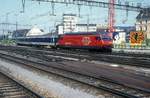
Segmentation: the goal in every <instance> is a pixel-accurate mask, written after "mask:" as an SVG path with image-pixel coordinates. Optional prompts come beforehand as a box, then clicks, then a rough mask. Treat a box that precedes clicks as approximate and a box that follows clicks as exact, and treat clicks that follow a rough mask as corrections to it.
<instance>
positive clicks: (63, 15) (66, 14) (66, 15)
mask: <svg viewBox="0 0 150 98" xmlns="http://www.w3.org/2000/svg"><path fill="white" fill-rule="evenodd" d="M63 16H77V15H76V14H63Z"/></svg>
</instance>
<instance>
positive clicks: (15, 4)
mask: <svg viewBox="0 0 150 98" xmlns="http://www.w3.org/2000/svg"><path fill="white" fill-rule="evenodd" d="M95 1H104V2H108V0H95ZM118 1H119V0H116V2H118ZM120 1H121V3H122V4H124V3H125V2H126V1H129V3H130V4H131V3H133V4H134V5H136V4H137V3H142V6H144V7H145V6H146V7H147V6H150V0H120ZM22 10H23V9H22V0H1V1H0V23H2V22H6V21H8V22H9V23H14V24H15V23H16V22H17V23H18V24H22V25H30V26H18V28H31V27H32V26H34V25H36V26H38V27H39V28H41V29H44V30H45V31H46V32H49V31H51V30H53V29H55V25H56V24H59V23H61V21H62V14H63V13H65V14H70V13H72V14H77V15H78V16H79V11H78V6H76V5H66V4H55V6H54V13H55V16H52V15H51V13H52V6H51V3H45V2H41V3H39V2H36V1H31V0H26V4H25V12H24V13H21V11H22ZM137 14H138V12H133V11H131V12H128V17H127V15H126V11H125V10H116V11H115V25H117V26H134V25H135V21H136V16H137ZM7 15H8V17H7ZM80 16H81V17H79V18H78V22H79V23H87V20H88V16H89V23H93V24H107V22H108V21H107V19H108V18H107V17H108V8H101V7H88V6H81V11H80ZM6 17H7V18H6ZM3 28H8V29H10V30H13V29H15V26H9V27H5V26H4V25H0V31H2V29H3Z"/></svg>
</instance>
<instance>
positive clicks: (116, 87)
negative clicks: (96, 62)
mask: <svg viewBox="0 0 150 98" xmlns="http://www.w3.org/2000/svg"><path fill="white" fill-rule="evenodd" d="M36 53H37V52H36ZM39 54H40V53H39ZM33 55H34V56H33ZM42 55H44V54H40V56H41V57H40V58H43V56H42ZM29 56H31V57H29ZM37 56H38V57H39V55H35V53H30V55H29V54H28V55H27V54H26V53H24V52H23V54H22V56H20V55H19V56H17V55H14V54H13V55H11V54H10V53H8V54H7V53H1V54H0V57H2V58H5V59H9V60H11V61H14V62H17V63H21V64H25V65H28V66H30V67H31V66H32V67H34V68H38V69H40V70H43V71H46V72H50V73H53V74H56V75H60V76H62V77H64V78H69V79H72V80H74V81H78V82H81V83H84V84H87V85H91V86H93V87H96V88H98V89H102V90H105V91H108V92H111V93H113V94H116V95H119V96H121V97H125V98H150V90H149V89H144V88H142V89H141V88H140V89H139V88H136V87H135V88H134V87H132V86H131V87H130V86H127V85H124V84H122V83H119V82H116V81H115V80H111V79H108V78H106V77H100V76H98V75H97V74H95V73H89V72H86V70H85V71H83V70H80V69H77V70H74V69H75V68H74V66H71V67H67V66H66V65H64V64H63V63H61V60H60V59H53V58H51V59H50V58H49V59H47V60H41V59H40V58H38V57H37ZM31 58H33V59H31ZM135 82H136V81H135Z"/></svg>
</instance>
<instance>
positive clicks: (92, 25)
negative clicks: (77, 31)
mask: <svg viewBox="0 0 150 98" xmlns="http://www.w3.org/2000/svg"><path fill="white" fill-rule="evenodd" d="M76 25H77V26H96V24H76Z"/></svg>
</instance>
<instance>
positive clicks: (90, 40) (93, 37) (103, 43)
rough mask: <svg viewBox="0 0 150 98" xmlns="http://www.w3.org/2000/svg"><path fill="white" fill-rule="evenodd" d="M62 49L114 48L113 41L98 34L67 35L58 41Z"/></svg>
mask: <svg viewBox="0 0 150 98" xmlns="http://www.w3.org/2000/svg"><path fill="white" fill-rule="evenodd" d="M58 45H59V46H60V47H70V48H87V49H102V48H107V47H109V48H110V47H111V46H112V41H110V40H108V39H107V38H104V40H103V37H102V36H101V35H100V34H98V33H87V34H86V33H85V34H83V33H82V34H80V33H78V34H65V35H63V36H61V37H60V38H59V40H58Z"/></svg>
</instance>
